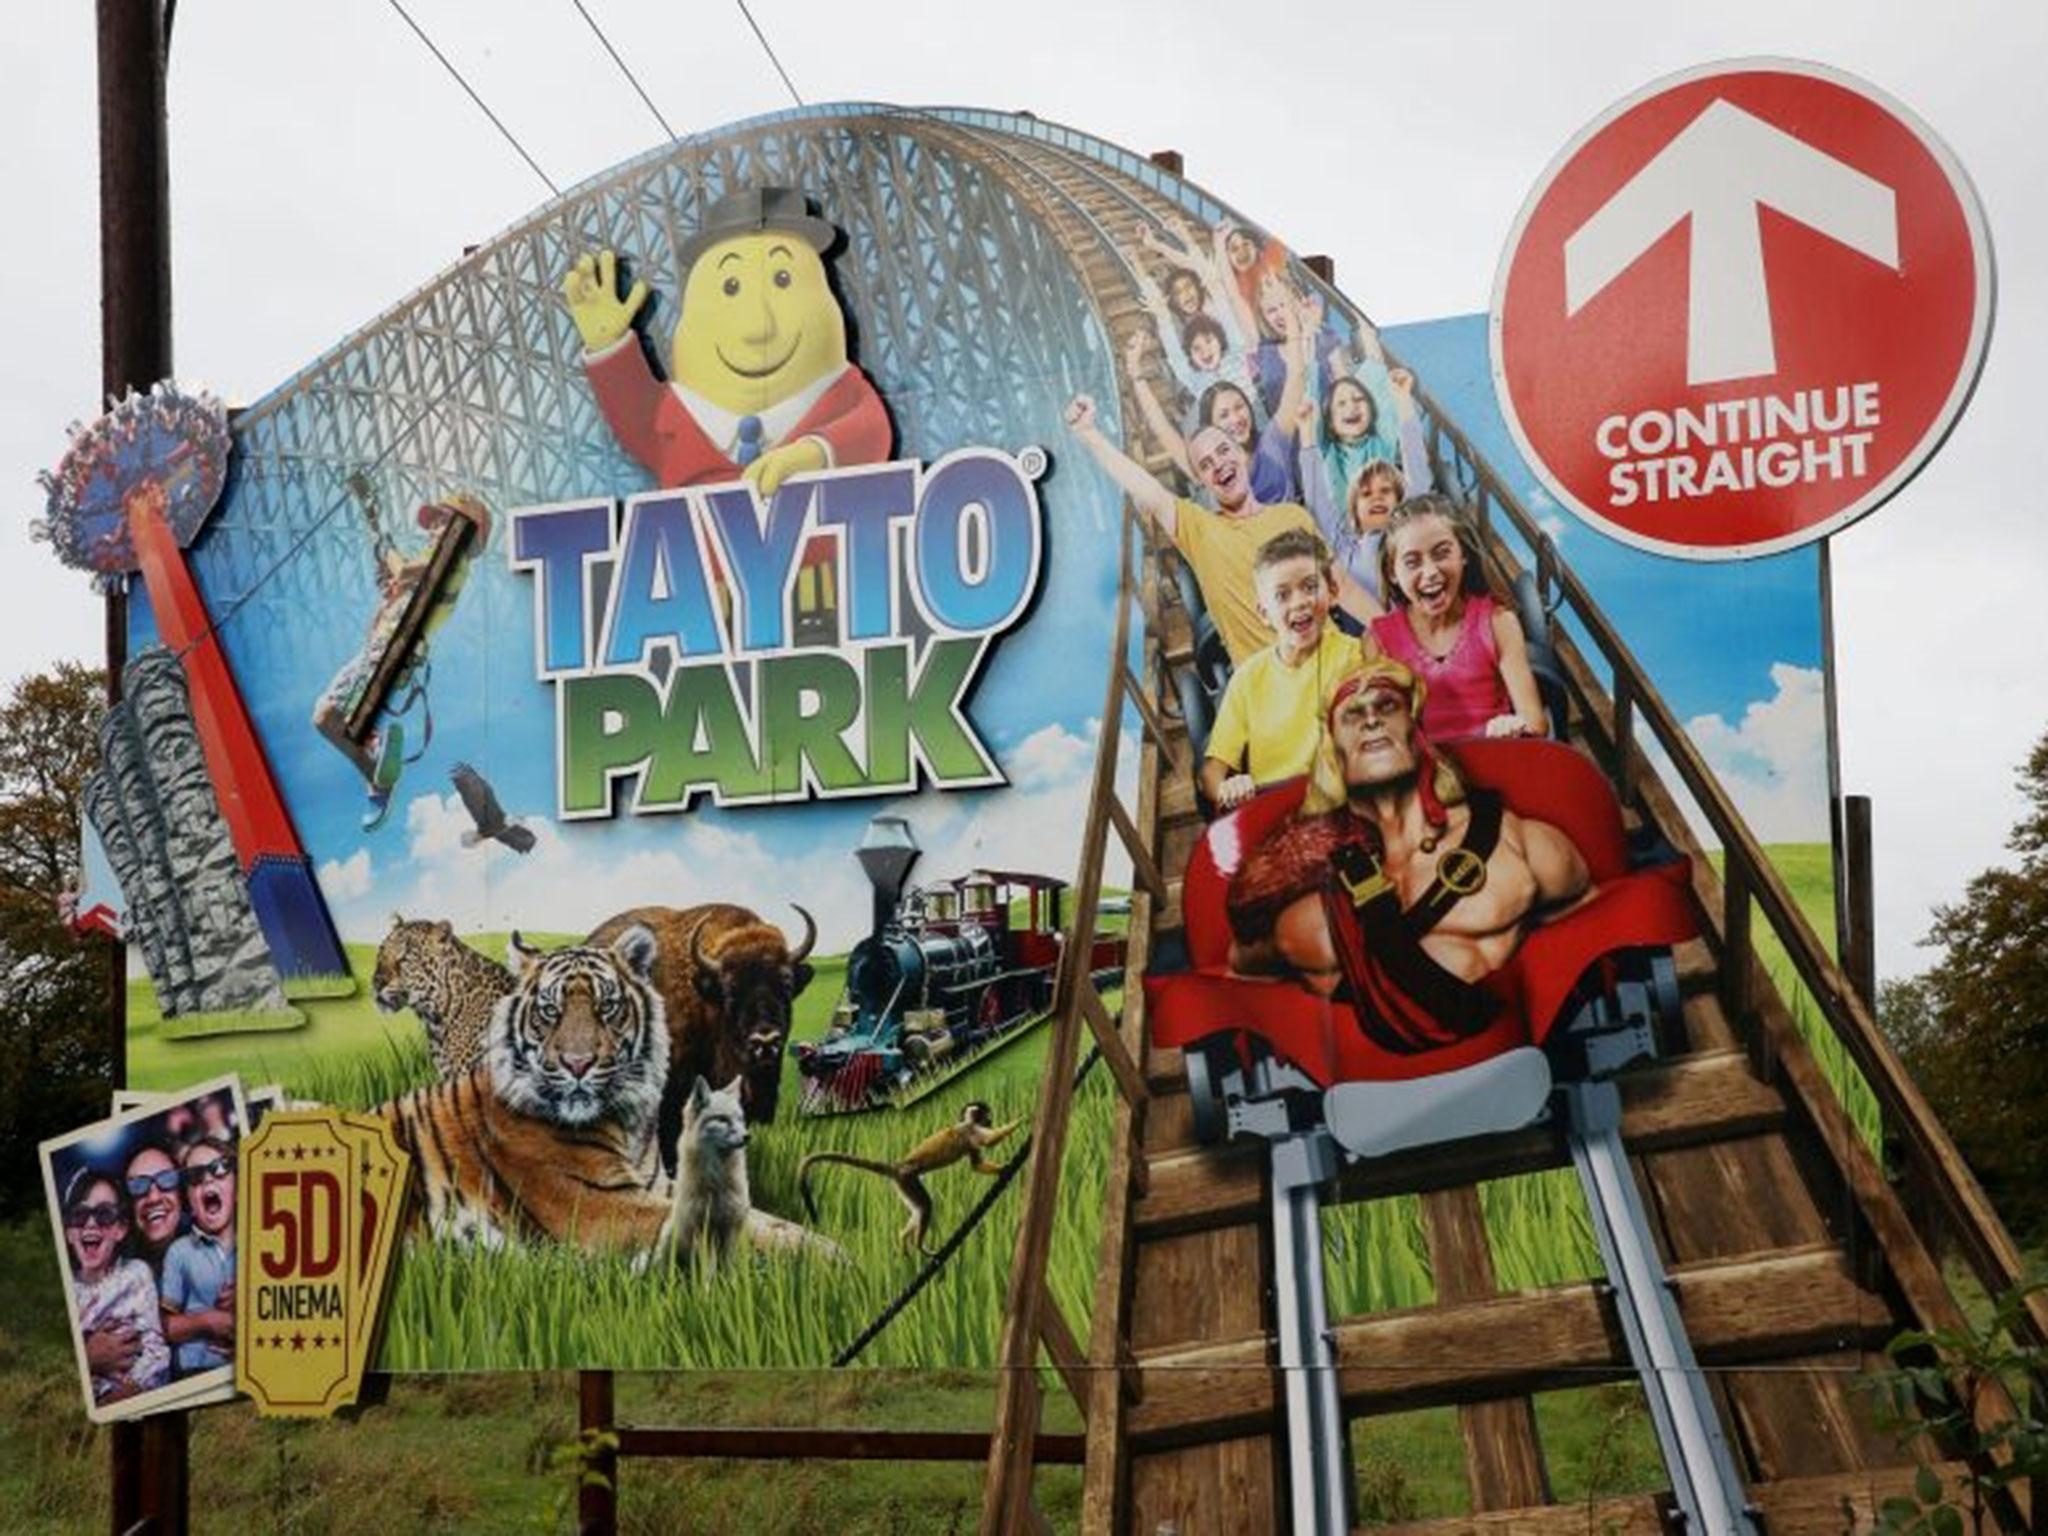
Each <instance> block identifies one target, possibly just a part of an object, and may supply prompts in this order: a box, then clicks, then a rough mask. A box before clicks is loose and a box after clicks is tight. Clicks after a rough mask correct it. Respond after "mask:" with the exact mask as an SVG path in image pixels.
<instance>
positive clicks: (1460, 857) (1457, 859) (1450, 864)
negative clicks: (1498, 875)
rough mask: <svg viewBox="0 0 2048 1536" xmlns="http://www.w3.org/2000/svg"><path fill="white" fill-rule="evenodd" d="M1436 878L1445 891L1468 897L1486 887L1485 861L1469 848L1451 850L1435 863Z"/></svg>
mask: <svg viewBox="0 0 2048 1536" xmlns="http://www.w3.org/2000/svg"><path fill="white" fill-rule="evenodd" d="M1436 877H1437V879H1439V880H1441V881H1442V882H1443V883H1444V887H1445V889H1447V890H1451V891H1455V892H1456V893H1457V894H1458V895H1460V896H1470V895H1471V894H1472V893H1473V892H1475V891H1478V890H1483V889H1484V888H1485V886H1486V860H1484V859H1482V858H1481V857H1479V855H1478V854H1476V853H1474V852H1473V851H1472V850H1471V849H1470V848H1452V849H1449V850H1448V851H1447V852H1445V854H1444V856H1443V857H1442V858H1440V859H1438V860H1437V861H1436Z"/></svg>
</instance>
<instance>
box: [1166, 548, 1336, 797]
mask: <svg viewBox="0 0 2048 1536" xmlns="http://www.w3.org/2000/svg"><path fill="white" fill-rule="evenodd" d="M1252 587H1253V591H1254V594H1255V595H1256V598H1257V602H1258V610H1259V617H1260V618H1262V619H1264V620H1265V623H1266V628H1267V629H1269V630H1271V631H1272V633H1273V636H1274V639H1273V643H1272V644H1271V645H1268V646H1267V647H1266V648H1265V649H1264V650H1261V651H1258V652H1256V653H1254V654H1253V655H1251V656H1248V657H1246V658H1245V659H1244V660H1243V661H1242V662H1240V663H1239V664H1238V666H1237V668H1236V670H1235V671H1233V672H1232V673H1231V675H1230V684H1229V686H1228V687H1226V688H1225V689H1224V690H1223V703H1222V705H1221V706H1220V707H1219V708H1218V709H1217V711H1216V724H1215V726H1214V727H1213V728H1212V729H1211V730H1210V732H1209V744H1208V747H1207V748H1206V749H1205V751H1204V754H1203V758H1202V793H1203V794H1205V795H1207V796H1208V797H1209V801H1210V803H1211V804H1213V805H1215V806H1216V807H1217V808H1218V809H1219V810H1225V811H1228V810H1233V809H1235V808H1236V807H1238V806H1240V805H1242V804H1244V802H1245V801H1247V800H1249V799H1250V798H1251V797H1252V795H1253V793H1254V792H1255V791H1257V790H1258V789H1260V788H1262V787H1263V786H1265V785H1268V784H1277V783H1278V782H1279V781H1280V780H1282V779H1291V778H1294V777H1296V776H1297V775H1300V774H1304V773H1307V772H1308V770H1309V764H1310V762H1311V761H1312V759H1313V758H1314V756H1315V750H1316V744H1317V742H1318V741H1319V740H1320V739H1321V735H1322V725H1323V716H1322V699H1323V687H1324V684H1325V683H1326V682H1328V681H1330V680H1332V679H1334V678H1335V677H1336V676H1337V675H1338V674H1339V673H1340V672H1342V671H1343V670H1344V669H1345V668H1346V667H1348V666H1351V665H1353V664H1355V663H1356V661H1357V660H1358V648H1357V642H1356V641H1354V640H1352V639H1351V638H1350V637H1349V636H1347V635H1345V634H1344V633H1343V632H1342V631H1341V630H1339V629H1337V628H1336V627H1335V626H1334V625H1332V624H1331V623H1330V604H1331V602H1332V600H1333V599H1335V597H1336V595H1337V576H1336V571H1335V570H1334V568H1333V566H1332V564H1331V557H1330V550H1329V546H1328V545H1326V544H1324V543H1323V541H1322V540H1321V539H1320V538H1318V537H1317V536H1316V535H1315V534H1313V533H1311V532H1309V531H1308V530H1306V529H1302V528H1290V529H1288V530H1286V531H1285V532H1283V533H1278V534H1275V535H1274V536H1273V537H1272V538H1270V539H1268V540H1266V542H1265V543H1264V544H1261V545H1260V546H1259V548H1258V552H1257V553H1256V554H1255V555H1254V556H1253V557H1252Z"/></svg>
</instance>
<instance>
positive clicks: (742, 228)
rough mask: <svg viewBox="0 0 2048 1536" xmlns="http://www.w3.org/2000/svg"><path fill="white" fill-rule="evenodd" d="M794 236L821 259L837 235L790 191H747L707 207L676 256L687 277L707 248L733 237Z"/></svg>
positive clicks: (803, 199) (806, 201) (799, 195)
mask: <svg viewBox="0 0 2048 1536" xmlns="http://www.w3.org/2000/svg"><path fill="white" fill-rule="evenodd" d="M771 229H774V230H781V231H782V232H784V233H785V234H791V235H795V236H796V237H797V238H798V239H800V240H802V241H803V242H804V243H805V244H806V245H808V246H809V247H810V248H811V249H812V250H814V251H817V252H818V253H820V254H821V255H822V254H823V253H824V252H825V250H826V249H827V248H828V247H830V245H831V244H832V242H833V241H834V240H836V239H838V238H839V231H838V230H836V229H834V228H833V227H832V225H830V224H829V223H827V222H826V221H825V220H823V219H820V218H817V217H814V216H813V215H812V213H811V203H810V199H809V198H807V197H805V196H804V195H803V193H801V192H798V191H795V190H794V189H792V188H790V187H748V188H746V189H745V190H743V191H739V192H728V193H727V194H726V195H725V196H724V197H721V198H720V199H719V200H718V201H717V202H715V203H713V204H712V205H711V211H710V212H709V213H707V214H706V215H705V216H704V223H703V224H702V225H701V226H700V227H699V228H698V230H697V232H696V233H695V234H694V235H692V236H690V238H689V239H687V240H685V241H684V242H683V246H682V250H681V251H680V252H678V253H677V257H678V260H679V261H680V263H681V266H682V270H683V271H684V272H685V273H687V272H688V271H689V270H690V268H691V267H693V266H694V265H696V262H697V258H698V257H699V256H702V255H703V254H704V252H705V251H706V250H707V249H708V248H709V247H711V246H714V245H716V244H717V243H718V242H719V241H721V240H727V239H730V238H731V237H732V236H734V235H759V234H765V233H767V232H768V231H769V230H771Z"/></svg>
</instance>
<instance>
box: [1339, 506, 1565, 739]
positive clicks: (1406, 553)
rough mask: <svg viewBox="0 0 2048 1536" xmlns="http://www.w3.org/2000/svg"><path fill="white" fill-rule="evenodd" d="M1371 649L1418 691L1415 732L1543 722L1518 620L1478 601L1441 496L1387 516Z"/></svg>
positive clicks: (1454, 732) (1475, 577)
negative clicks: (1409, 675) (1412, 678)
mask: <svg viewBox="0 0 2048 1536" xmlns="http://www.w3.org/2000/svg"><path fill="white" fill-rule="evenodd" d="M1380 572H1381V590H1382V591H1384V592H1385V593H1386V595H1387V598H1388V600H1389V601H1390V602H1391V603H1392V604H1393V607H1392V608H1391V610H1390V611H1388V612H1387V613H1385V614H1383V615H1381V616H1380V617H1379V618H1376V619H1374V620H1373V621H1372V637H1371V642H1370V645H1371V648H1372V649H1376V650H1378V651H1379V652H1380V653H1381V654H1383V655H1387V656H1391V657H1393V658H1394V659H1395V660H1396V661H1399V662H1400V663H1401V664H1402V665H1403V666H1405V667H1407V668H1408V669H1409V670H1410V671H1411V672H1413V673H1414V674H1415V675H1416V676H1417V677H1419V678H1421V679H1422V680H1423V682H1424V684H1425V685H1426V686H1427V689H1428V692H1427V694H1426V696H1425V698H1424V700H1423V705H1422V720H1421V724H1422V728H1423V729H1424V730H1425V731H1427V732H1428V733H1429V734H1430V736H1431V737H1432V738H1433V739H1434V740H1437V741H1451V740H1455V739H1457V738H1458V737H1460V736H1542V735H1545V734H1546V733H1548V731H1549V729H1550V722H1549V720H1548V718H1547V717H1546V716H1545V714H1544V711H1543V698H1542V695H1541V694H1539V693H1538V692H1537V689H1536V674H1535V673H1534V672H1532V671H1531V670H1530V668H1529V646H1528V642H1527V640H1526V639H1525V637H1524V636H1523V634H1522V625H1521V621H1520V620H1519V619H1517V618H1516V617H1515V616H1514V614H1512V613H1510V612H1509V611H1508V610H1506V609H1505V608H1502V607H1501V606H1500V605H1499V604H1497V603H1496V602H1494V600H1493V599H1492V597H1490V596H1488V595H1487V591H1486V577H1485V573H1484V571H1483V568H1482V567H1481V564H1480V556H1479V541H1478V539H1477V538H1475V537H1474V535H1473V533H1472V529H1471V527H1470V526H1469V525H1468V524H1467V523H1466V522H1465V520H1464V519H1463V518H1462V517H1460V516H1459V515H1458V510H1457V508H1456V506H1455V505H1454V504H1453V503H1452V502H1451V500H1450V498H1448V497H1446V496H1411V497H1410V498H1409V499H1408V500H1406V501H1404V502H1402V503H1401V505H1400V506H1398V507H1396V508H1394V510H1393V512H1392V513H1390V514H1389V515H1388V518H1387V530H1386V538H1385V541H1384V542H1383V543H1382V544H1381V546H1380Z"/></svg>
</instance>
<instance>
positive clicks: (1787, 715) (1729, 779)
mask: <svg viewBox="0 0 2048 1536" xmlns="http://www.w3.org/2000/svg"><path fill="white" fill-rule="evenodd" d="M1771 688H1772V692H1771V694H1770V696H1769V697H1768V698H1762V699H1754V700H1752V701H1751V702H1750V703H1749V704H1748V706H1747V707H1746V708H1745V709H1744V710H1743V712H1742V718H1741V719H1740V720H1739V721H1737V722H1735V723H1734V724H1730V723H1729V721H1728V720H1727V719H1726V718H1724V717H1723V716H1721V715H1696V716H1694V717H1693V718H1692V719H1690V720H1688V721H1686V722H1685V730H1686V734H1687V735H1688V736H1690V737H1691V738H1692V741H1693V745H1694V746H1696V747H1698V748H1699V751H1700V755H1701V756H1702V757H1704V758H1705V759H1706V760H1707V766H1708V767H1710V768H1711V769H1713V771H1714V776H1715V778H1717V779H1718V780H1720V783H1721V787H1722V788H1723V789H1725V790H1726V791H1727V792H1728V795H1729V798H1730V799H1732V800H1733V801H1734V802H1735V808H1736V810H1738V811H1739V812H1741V814H1742V818H1743V820H1744V821H1746V822H1747V823H1748V824H1749V828H1750V830H1751V831H1752V832H1754V833H1755V834H1756V836H1757V839H1758V841H1760V842H1764V843H1817V842H1826V841H1827V839H1828V758H1827V744H1828V736H1827V701H1826V695H1825V693H1824V684H1823V680H1822V676H1821V672H1820V669H1819V668H1817V667H1799V666H1794V665H1792V664H1791V663H1790V662H1783V661H1780V662H1774V663H1772V665H1771ZM1651 756H1652V758H1653V759H1654V760H1655V762H1656V767H1657V771H1658V773H1659V775H1660V776H1662V777H1663V779H1664V782H1665V783H1666V784H1669V785H1670V786H1671V787H1672V789H1673V790H1674V792H1676V793H1677V795H1678V797H1679V803H1680V804H1681V805H1683V806H1684V807H1685V809H1686V813H1687V815H1688V817H1689V818H1690V819H1691V821H1692V824H1693V830H1694V831H1695V832H1696V833H1698V835H1699V837H1700V840H1701V841H1702V842H1703V843H1705V844H1706V845H1707V846H1709V847H1718V846H1720V839H1719V838H1718V837H1716V836H1715V835H1714V833H1713V831H1712V829H1711V828H1710V827H1708V825H1707V823H1706V819H1705V817H1703V816H1702V815H1701V814H1700V813H1699V811H1698V809H1697V807H1696V806H1694V804H1693V803H1692V800H1691V797H1690V796H1689V795H1687V794H1686V792H1685V790H1684V787H1683V785H1682V784H1681V783H1680V781H1679V778H1678V773H1677V770H1676V769H1675V768H1674V767H1673V766H1672V764H1671V762H1670V760H1669V758H1667V757H1666V756H1665V755H1664V753H1663V751H1662V750H1661V749H1656V750H1653V751H1652V752H1651Z"/></svg>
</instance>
